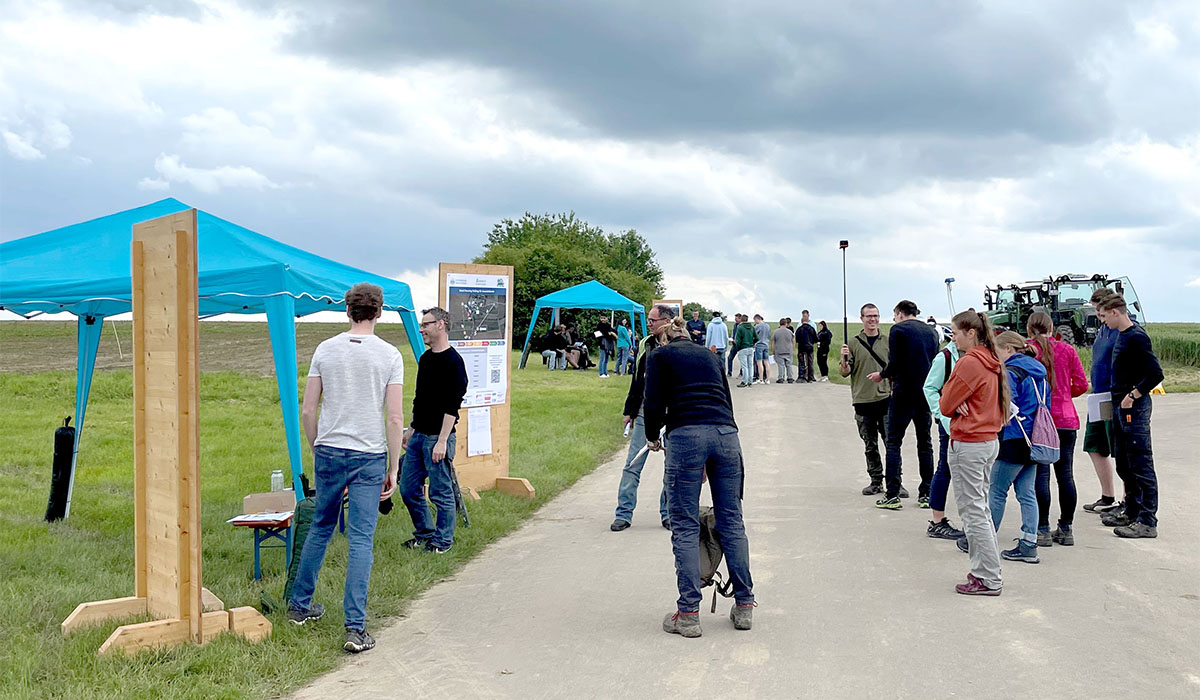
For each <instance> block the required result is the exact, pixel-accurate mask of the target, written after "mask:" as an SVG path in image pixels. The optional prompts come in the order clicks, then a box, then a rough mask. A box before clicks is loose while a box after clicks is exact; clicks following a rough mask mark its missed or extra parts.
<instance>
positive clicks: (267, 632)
mask: <svg viewBox="0 0 1200 700" xmlns="http://www.w3.org/2000/svg"><path fill="white" fill-rule="evenodd" d="M229 629H230V630H231V631H232V632H233V633H234V634H239V635H241V636H243V637H245V638H246V639H247V640H248V641H251V642H257V641H261V640H263V639H266V638H267V637H270V636H271V621H270V620H268V619H267V618H265V617H263V614H262V613H260V612H259V611H257V610H255V609H254V608H251V607H248V606H247V607H242V608H233V609H232V610H230V611H229Z"/></svg>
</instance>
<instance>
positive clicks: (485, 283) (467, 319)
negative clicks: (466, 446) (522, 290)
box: [446, 272, 509, 408]
mask: <svg viewBox="0 0 1200 700" xmlns="http://www.w3.org/2000/svg"><path fill="white" fill-rule="evenodd" d="M446 292H447V294H446V296H447V302H446V303H447V306H446V311H448V312H449V313H450V328H449V333H450V345H451V346H453V347H454V349H455V350H457V351H458V354H459V355H461V356H462V359H463V364H465V365H466V366H467V395H466V396H465V397H463V407H464V408H466V407H471V406H492V405H495V404H501V403H504V402H505V400H506V398H507V396H506V394H507V391H508V364H509V356H508V355H509V342H508V338H507V337H506V336H507V330H508V276H507V275H476V274H467V273H461V272H451V273H447V274H446Z"/></svg>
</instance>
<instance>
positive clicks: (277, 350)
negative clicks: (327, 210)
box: [265, 294, 304, 501]
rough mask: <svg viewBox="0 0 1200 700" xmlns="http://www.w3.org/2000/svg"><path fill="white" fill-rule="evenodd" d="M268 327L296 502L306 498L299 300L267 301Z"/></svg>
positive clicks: (282, 297)
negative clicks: (298, 360) (298, 345)
mask: <svg viewBox="0 0 1200 700" xmlns="http://www.w3.org/2000/svg"><path fill="white" fill-rule="evenodd" d="M265 301H266V303H265V306H266V309H267V328H268V331H269V333H270V336H271V354H272V355H273V356H274V358H275V383H276V385H277V386H278V387H279V410H280V412H282V413H283V432H284V435H285V436H286V438H287V449H288V462H289V463H290V465H291V471H292V488H294V489H295V492H296V500H297V501H301V500H303V499H304V487H303V484H302V483H301V481H300V475H301V474H302V473H303V472H304V465H303V462H302V457H301V454H302V453H301V447H300V391H299V389H298V381H299V380H298V378H297V375H298V374H299V372H298V370H297V368H296V300H295V299H293V298H292V297H291V296H289V295H287V294H280V295H277V296H271V297H267V298H266V300H265Z"/></svg>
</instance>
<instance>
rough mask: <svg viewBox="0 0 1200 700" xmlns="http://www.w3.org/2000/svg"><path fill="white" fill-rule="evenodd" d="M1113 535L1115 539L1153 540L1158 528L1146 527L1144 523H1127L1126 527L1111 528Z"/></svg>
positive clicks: (1156, 535)
mask: <svg viewBox="0 0 1200 700" xmlns="http://www.w3.org/2000/svg"><path fill="white" fill-rule="evenodd" d="M1113 534H1114V535H1116V536H1117V537H1124V538H1125V539H1139V538H1146V539H1154V538H1155V537H1158V528H1157V527H1153V526H1151V525H1147V524H1146V523H1142V522H1134V523H1129V524H1128V525H1123V526H1121V527H1115V528H1113Z"/></svg>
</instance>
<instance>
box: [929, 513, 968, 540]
mask: <svg viewBox="0 0 1200 700" xmlns="http://www.w3.org/2000/svg"><path fill="white" fill-rule="evenodd" d="M925 535H926V536H927V537H933V538H935V539H941V540H957V539H958V538H959V537H962V536H963V531H962V530H959V529H958V528H956V527H954V526H953V525H951V524H950V519H949V518H942V519H941V520H939V521H937V522H936V523H935V522H933V521H932V520H930V521H929V528H928V529H926V530H925Z"/></svg>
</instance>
